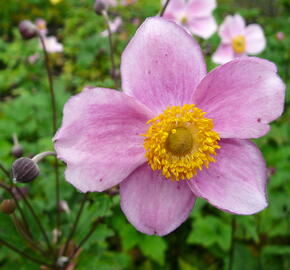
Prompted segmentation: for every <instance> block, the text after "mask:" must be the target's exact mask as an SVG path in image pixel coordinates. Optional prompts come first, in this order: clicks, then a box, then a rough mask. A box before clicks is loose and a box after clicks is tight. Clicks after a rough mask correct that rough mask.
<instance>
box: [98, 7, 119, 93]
mask: <svg viewBox="0 0 290 270" xmlns="http://www.w3.org/2000/svg"><path fill="white" fill-rule="evenodd" d="M102 14H103V17H104V19H105V21H106V25H107V30H108V38H109V46H110V58H111V64H112V78H113V80H114V83H115V88H118V80H117V73H116V65H115V58H114V47H113V40H112V31H111V27H110V20H109V16H108V13H107V11H106V10H104V11H103V12H102Z"/></svg>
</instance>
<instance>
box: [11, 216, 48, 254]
mask: <svg viewBox="0 0 290 270" xmlns="http://www.w3.org/2000/svg"><path fill="white" fill-rule="evenodd" d="M12 220H13V223H14V225H15V228H16V230H17V232H18V233H19V234H20V235H21V236H22V237H23V238H24V240H26V242H27V243H28V245H29V246H30V247H31V248H32V249H34V250H35V251H38V252H40V253H41V254H42V255H44V256H46V255H47V253H46V252H45V250H44V249H43V248H42V247H41V246H39V245H37V243H35V242H34V241H33V240H32V239H31V238H30V237H29V236H28V235H27V234H26V232H25V230H23V228H22V224H21V223H20V222H19V220H18V219H17V217H16V215H15V214H14V213H13V214H12Z"/></svg>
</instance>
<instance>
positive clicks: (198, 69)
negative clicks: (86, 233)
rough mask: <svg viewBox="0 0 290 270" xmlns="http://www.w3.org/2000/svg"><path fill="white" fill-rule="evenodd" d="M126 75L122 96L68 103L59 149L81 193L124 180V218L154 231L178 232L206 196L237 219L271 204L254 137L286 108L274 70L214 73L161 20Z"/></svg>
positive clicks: (230, 68) (128, 60)
mask: <svg viewBox="0 0 290 270" xmlns="http://www.w3.org/2000/svg"><path fill="white" fill-rule="evenodd" d="M121 76H122V88H123V92H119V91H115V90H110V89H104V88H85V89H84V90H83V91H82V92H81V93H80V94H78V95H76V96H74V97H72V98H71V99H70V100H69V101H68V102H67V103H66V105H65V107H64V116H63V123H62V126H61V128H60V129H59V130H58V132H57V134H56V135H55V138H54V143H55V149H56V152H57V156H58V158H60V159H61V160H63V161H65V162H66V164H67V168H66V171H65V177H66V180H67V181H69V182H70V183H71V184H73V185H74V186H75V187H76V188H78V189H79V190H80V191H82V192H88V191H89V192H93V191H97V192H101V191H104V190H106V189H109V188H111V187H113V186H114V185H118V184H120V197H121V208H122V210H123V212H124V213H125V215H126V216H127V218H128V220H129V221H130V222H131V223H132V224H133V225H134V226H135V227H136V228H137V229H138V230H139V231H141V232H143V233H146V234H157V235H165V234H168V233H170V232H171V231H173V230H175V229H176V228H177V227H178V226H179V225H180V224H181V223H182V222H184V221H185V219H186V218H187V217H188V215H189V213H190V211H191V210H192V208H193V206H194V203H195V200H196V198H197V197H202V198H204V199H206V200H207V201H208V202H210V203H211V204H212V205H214V206H216V207H218V208H220V209H222V210H224V211H227V212H231V213H236V214H244V215H248V214H253V213H256V212H259V211H261V210H263V209H264V208H265V207H266V206H267V199H266V182H267V179H266V177H267V176H266V167H265V162H264V160H263V157H262V155H261V153H260V151H259V150H258V148H257V147H256V146H255V145H254V144H253V143H252V142H251V141H250V140H249V139H251V138H258V137H261V136H263V135H264V134H266V133H267V132H268V130H269V128H270V127H269V125H268V123H269V122H271V121H272V120H274V119H276V118H277V117H279V116H280V115H281V113H282V111H283V104H284V91H285V86H284V84H283V82H282V81H281V79H280V78H279V76H278V75H277V69H276V67H275V65H274V64H272V63H271V62H268V61H266V60H262V59H259V58H253V57H243V58H239V59H236V60H234V61H231V62H229V63H227V64H225V65H222V66H220V67H218V68H216V69H215V70H213V71H211V72H210V73H208V74H206V67H205V62H204V59H203V56H202V54H201V50H200V48H199V46H198V45H197V43H196V42H195V41H194V39H193V38H192V37H191V36H190V35H189V34H188V33H187V32H186V31H185V30H183V28H181V27H180V26H178V25H177V24H175V23H173V22H170V21H167V20H165V19H162V18H158V17H156V18H149V19H147V20H146V21H145V22H144V23H143V24H142V25H141V26H140V28H139V29H138V30H137V32H136V34H135V36H134V37H133V38H132V40H131V41H130V43H129V44H128V46H127V48H126V49H125V51H124V53H123V55H122V61H121Z"/></svg>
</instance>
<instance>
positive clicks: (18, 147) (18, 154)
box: [11, 133, 23, 158]
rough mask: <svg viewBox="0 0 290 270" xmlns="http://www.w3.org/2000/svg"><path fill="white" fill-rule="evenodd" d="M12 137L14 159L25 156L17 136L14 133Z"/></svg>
mask: <svg viewBox="0 0 290 270" xmlns="http://www.w3.org/2000/svg"><path fill="white" fill-rule="evenodd" d="M12 136H13V147H12V150H11V153H12V155H13V156H14V157H16V158H20V157H21V156H22V154H23V148H22V146H21V145H20V144H19V141H18V138H17V135H16V134H15V133H14V134H13V135H12Z"/></svg>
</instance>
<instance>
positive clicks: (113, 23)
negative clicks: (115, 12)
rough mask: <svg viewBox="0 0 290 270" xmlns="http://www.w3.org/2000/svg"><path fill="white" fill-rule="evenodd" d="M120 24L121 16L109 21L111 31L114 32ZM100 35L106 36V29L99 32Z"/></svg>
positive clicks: (107, 33)
mask: <svg viewBox="0 0 290 270" xmlns="http://www.w3.org/2000/svg"><path fill="white" fill-rule="evenodd" d="M121 25H122V19H121V17H116V18H115V19H114V20H113V21H111V22H109V26H110V29H111V32H112V33H116V32H118V31H119V29H120V27H121ZM100 35H101V36H102V37H107V36H108V35H109V32H108V30H104V31H103V32H101V34H100Z"/></svg>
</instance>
